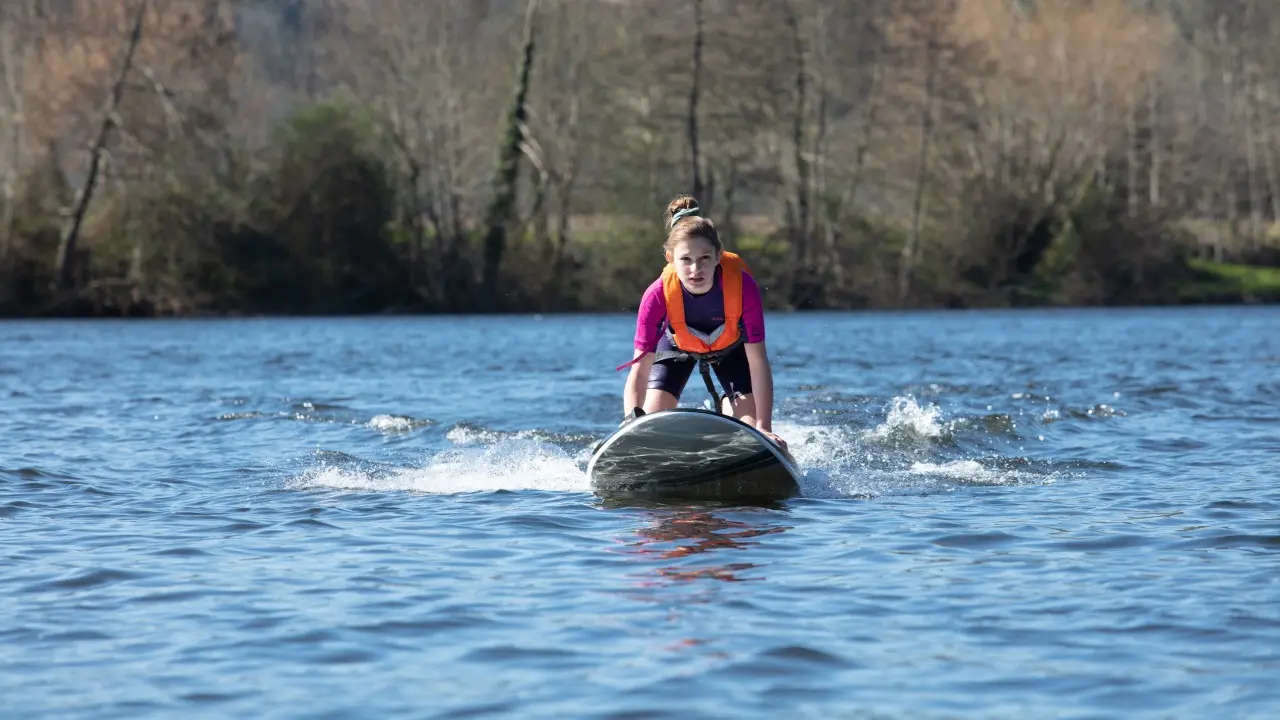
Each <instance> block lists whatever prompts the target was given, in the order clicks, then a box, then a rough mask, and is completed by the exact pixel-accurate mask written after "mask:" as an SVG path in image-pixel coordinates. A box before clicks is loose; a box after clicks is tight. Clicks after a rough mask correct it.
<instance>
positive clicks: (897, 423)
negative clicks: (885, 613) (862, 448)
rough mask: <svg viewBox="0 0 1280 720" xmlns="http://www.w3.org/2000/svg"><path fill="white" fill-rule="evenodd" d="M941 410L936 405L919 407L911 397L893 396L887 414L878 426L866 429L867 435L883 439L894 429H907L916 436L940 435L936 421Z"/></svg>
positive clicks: (941, 428) (930, 436)
mask: <svg viewBox="0 0 1280 720" xmlns="http://www.w3.org/2000/svg"><path fill="white" fill-rule="evenodd" d="M941 413H942V410H941V409H940V408H939V407H938V406H937V405H929V406H927V407H921V406H920V404H919V403H917V402H916V399H915V398H913V397H910V396H908V397H895V398H894V399H893V400H891V401H890V402H889V415H888V417H886V418H885V420H884V422H883V423H881V424H880V425H879V426H877V427H875V428H873V429H871V430H869V431H867V437H868V438H873V439H884V438H887V437H889V436H890V435H892V434H893V433H894V432H895V431H899V430H908V431H910V432H913V433H915V434H916V435H917V436H918V437H922V438H934V437H939V436H940V435H942V430H943V427H942V425H941V424H940V423H939V422H938V416H939V415H940V414H941Z"/></svg>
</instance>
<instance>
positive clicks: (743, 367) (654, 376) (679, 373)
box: [649, 333, 751, 400]
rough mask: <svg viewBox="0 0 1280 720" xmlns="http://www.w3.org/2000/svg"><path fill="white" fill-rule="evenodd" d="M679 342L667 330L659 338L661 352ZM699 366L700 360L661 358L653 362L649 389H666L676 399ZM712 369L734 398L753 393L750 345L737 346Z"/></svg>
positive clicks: (729, 394)
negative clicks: (672, 342)
mask: <svg viewBox="0 0 1280 720" xmlns="http://www.w3.org/2000/svg"><path fill="white" fill-rule="evenodd" d="M675 349H676V348H675V346H674V345H672V344H671V339H670V338H669V337H667V335H666V333H663V335H662V338H661V339H659V340H658V350H657V351H658V352H667V351H671V350H675ZM697 367H698V361H697V360H661V361H659V362H655V363H654V364H653V368H652V369H650V370H649V389H650V390H666V391H667V392H669V393H671V394H672V395H675V396H676V399H677V400H678V399H680V393H681V392H682V391H683V390H684V386H685V383H687V382H689V376H690V375H692V374H693V371H694V370H695V369H696V368H697ZM711 371H712V372H713V373H715V376H716V379H718V380H719V381H720V387H721V388H723V390H724V394H725V395H727V396H729V397H730V398H737V397H739V396H741V395H750V394H751V364H750V363H749V362H748V361H747V350H746V347H744V346H742V345H739V346H738V347H736V348H734V349H733V351H732V352H730V353H729V354H728V355H725V356H723V357H721V358H720V359H719V360H717V361H716V362H714V363H712V365H711Z"/></svg>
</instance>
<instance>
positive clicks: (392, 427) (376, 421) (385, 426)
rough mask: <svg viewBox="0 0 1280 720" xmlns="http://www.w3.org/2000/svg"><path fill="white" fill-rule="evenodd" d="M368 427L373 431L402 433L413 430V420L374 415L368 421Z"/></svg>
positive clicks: (394, 416) (395, 416)
mask: <svg viewBox="0 0 1280 720" xmlns="http://www.w3.org/2000/svg"><path fill="white" fill-rule="evenodd" d="M369 427H371V428H373V429H374V430H388V431H392V432H404V431H406V430H411V429H413V420H412V419H410V418H407V417H399V416H397V415H375V416H374V417H373V418H370V420H369Z"/></svg>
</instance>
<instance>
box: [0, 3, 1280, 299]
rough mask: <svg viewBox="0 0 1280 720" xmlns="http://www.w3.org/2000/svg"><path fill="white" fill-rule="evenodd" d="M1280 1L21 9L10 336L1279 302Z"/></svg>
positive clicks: (1, 286)
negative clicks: (687, 199)
mask: <svg viewBox="0 0 1280 720" xmlns="http://www.w3.org/2000/svg"><path fill="white" fill-rule="evenodd" d="M1275 31H1280V5H1276V4H1275V3H1272V2H1267V1H1265V0H1233V2H1231V3H1221V2H1211V1H1210V0H1184V1H1182V2H1179V3H1174V4H1155V3H1133V2H1128V1H1127V0H1089V1H1088V2H1085V1H1084V0H1078V1H1077V0H1064V1H1063V2H1060V3H1042V2H1030V3H1009V2H1006V1H1005V0H957V2H954V3H939V2H934V1H933V0H869V1H868V2H858V3H830V2H825V1H823V0H785V1H783V2H776V1H772V0H769V1H766V0H630V1H626V2H613V3H601V2H593V1H589V0H487V1H486V2H477V1H476V0H439V1H438V2H429V3H424V2H421V0H323V1H321V2H307V3H301V2H298V1H297V0H127V1H126V0H63V1H62V2H56V3H50V2H45V1H44V0H23V1H22V2H13V3H6V4H4V7H3V9H0V317H94V316H128V317H138V316H183V315H197V316H208V315H289V314H308V315H332V314H375V313H460V312H466V313H471V312H541V313H552V312H592V311H609V312H613V311H625V310H629V309H632V308H634V306H635V304H636V303H637V302H638V300H639V297H640V294H641V293H642V292H643V289H644V287H645V286H646V285H647V284H648V283H649V282H650V281H651V280H652V279H653V278H654V277H656V275H657V274H658V273H659V272H660V271H661V266H662V262H663V260H662V257H661V245H662V241H663V237H664V233H663V228H662V227H661V220H660V218H661V215H662V211H663V209H664V208H665V206H666V203H667V201H668V200H669V199H670V198H671V197H673V196H675V195H678V194H682V193H691V194H693V195H695V196H696V197H698V199H699V200H700V201H701V203H702V207H703V210H704V214H705V215H706V216H708V217H710V218H711V219H712V220H713V221H715V223H716V224H717V227H719V228H720V229H721V233H722V237H723V238H724V240H725V244H726V247H727V248H728V249H731V250H734V251H735V252H739V253H741V254H743V255H744V256H745V258H746V259H747V261H748V263H749V264H750V265H751V267H752V269H753V271H754V272H755V274H756V275H757V277H758V278H759V280H760V282H761V284H762V286H763V287H764V288H766V293H765V300H766V304H767V305H768V306H769V307H770V308H773V309H901V308H979V307H1027V306H1114V305H1176V304H1231V303H1272V302H1280V49H1278V46H1277V45H1276V44H1275V43H1274V42H1273V38H1274V32H1275Z"/></svg>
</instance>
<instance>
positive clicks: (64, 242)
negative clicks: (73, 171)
mask: <svg viewBox="0 0 1280 720" xmlns="http://www.w3.org/2000/svg"><path fill="white" fill-rule="evenodd" d="M148 4H149V0H142V2H141V3H139V5H138V12H137V15H136V16H135V17H134V20H133V29H132V30H131V31H130V33H129V40H128V45H127V46H126V50H125V55H124V62H122V63H121V65H120V74H119V75H117V76H116V81H115V84H114V85H113V86H112V88H111V97H110V101H109V102H108V104H107V108H106V110H105V112H103V115H102V122H101V124H100V125H99V126H98V136H97V137H96V138H95V139H94V141H93V147H92V150H91V154H90V156H89V173H88V175H87V176H86V177H85V181H84V186H83V187H82V188H81V189H80V193H79V196H78V197H77V198H76V203H75V207H74V208H73V209H72V211H71V218H70V219H69V220H68V221H67V224H66V227H65V228H63V231H62V237H61V242H59V243H58V257H57V259H56V261H55V262H54V269H55V270H54V271H55V273H56V276H57V284H58V286H60V287H61V288H62V289H66V288H69V287H71V284H72V270H73V268H72V258H73V257H74V256H75V251H76V242H77V241H78V240H79V239H80V227H81V226H82V225H83V224H84V218H85V215H86V214H87V213H88V211H89V204H90V203H91V202H93V192H94V190H95V189H96V188H97V185H98V173H99V172H100V168H101V166H102V154H103V153H104V152H105V151H106V148H107V140H108V139H109V138H110V135H111V129H112V128H113V127H115V124H116V108H117V107H119V106H120V98H121V97H122V96H123V95H124V83H125V79H126V78H127V77H128V76H129V70H130V68H132V67H133V56H134V52H135V51H137V49H138V43H139V41H141V40H142V26H143V23H144V22H145V20H146V16H147V6H148Z"/></svg>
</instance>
